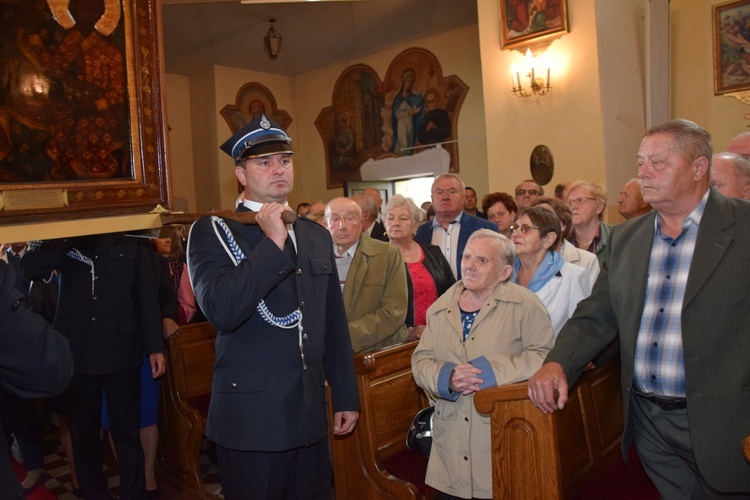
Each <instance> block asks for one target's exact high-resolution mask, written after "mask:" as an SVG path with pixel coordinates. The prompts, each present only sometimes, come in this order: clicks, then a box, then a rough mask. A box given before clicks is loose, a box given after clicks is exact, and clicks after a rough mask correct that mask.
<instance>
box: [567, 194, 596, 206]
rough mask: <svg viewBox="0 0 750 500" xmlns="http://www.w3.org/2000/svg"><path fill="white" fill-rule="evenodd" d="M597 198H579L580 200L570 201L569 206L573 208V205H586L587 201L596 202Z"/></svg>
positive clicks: (573, 199)
mask: <svg viewBox="0 0 750 500" xmlns="http://www.w3.org/2000/svg"><path fill="white" fill-rule="evenodd" d="M595 199H596V198H586V197H583V196H581V197H579V198H571V199H569V200H568V206H569V207H572V206H573V205H583V204H584V203H586V200H595Z"/></svg>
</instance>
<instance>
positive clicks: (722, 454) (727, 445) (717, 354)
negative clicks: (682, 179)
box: [547, 189, 750, 491]
mask: <svg viewBox="0 0 750 500" xmlns="http://www.w3.org/2000/svg"><path fill="white" fill-rule="evenodd" d="M655 217H656V213H655V212H652V213H649V214H647V215H644V216H642V217H638V218H636V219H631V220H629V221H626V222H624V223H622V224H619V225H618V226H616V227H615V228H614V230H613V231H612V235H611V238H610V240H609V243H608V245H607V254H608V256H607V261H606V262H607V264H606V265H605V266H604V267H603V268H602V272H601V274H600V275H599V279H598V280H597V282H596V285H595V286H594V290H593V292H592V294H591V296H590V297H589V298H587V299H584V300H582V301H581V302H580V304H579V306H578V309H577V310H576V312H575V314H574V315H573V317H572V318H571V319H570V321H568V323H567V324H566V325H565V327H563V329H562V331H561V332H560V335H559V337H558V338H557V343H556V345H555V348H554V349H553V350H552V351H551V352H550V354H549V356H548V357H547V361H555V362H557V363H560V364H561V365H562V367H563V369H564V370H565V373H566V375H567V378H568V381H569V382H570V383H572V382H573V381H574V380H575V379H577V378H578V376H579V375H580V373H581V371H582V370H583V368H584V366H585V365H586V364H587V363H588V361H589V360H590V359H592V358H593V357H594V356H595V355H596V354H597V352H598V351H599V350H600V349H602V348H603V347H604V346H605V345H606V344H607V343H608V342H609V341H610V340H612V339H614V338H615V335H617V333H618V332H619V343H620V359H621V361H622V376H621V383H622V400H623V414H624V422H625V428H624V430H623V438H622V449H623V455H624V456H627V450H628V449H629V448H630V445H631V444H632V442H633V418H632V412H631V401H630V398H631V392H632V391H631V389H632V386H633V371H634V354H635V346H636V337H637V335H638V330H639V328H640V321H641V316H642V314H643V307H644V299H645V294H646V280H647V273H648V265H649V256H650V253H651V245H652V240H653V234H654V220H655ZM749 249H750V203H748V202H746V201H742V200H735V199H729V198H726V197H724V196H723V195H721V194H719V193H718V192H717V191H714V190H713V189H712V190H711V192H710V193H709V197H708V202H707V204H706V208H705V211H704V213H703V218H702V219H701V223H700V227H699V229H698V238H697V241H696V244H695V253H694V254H693V260H692V263H691V265H690V272H689V276H688V282H687V289H686V291H685V299H684V303H683V306H682V342H683V347H684V363H685V383H686V393H687V406H688V419H689V423H690V435H691V442H692V445H693V452H694V454H695V459H696V462H697V464H698V468H699V470H700V472H701V474H702V475H703V477H705V478H706V480H707V481H708V483H709V484H710V485H711V486H712V487H714V488H716V489H718V490H720V491H750V464H748V463H747V462H745V460H744V459H743V458H742V452H741V446H742V440H743V439H744V438H745V436H747V435H748V433H750V418H748V415H750V358H749V357H748V356H749V354H748V353H750V258H748V257H749V256H750V250H749ZM634 397H635V396H634Z"/></svg>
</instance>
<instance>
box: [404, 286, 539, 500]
mask: <svg viewBox="0 0 750 500" xmlns="http://www.w3.org/2000/svg"><path fill="white" fill-rule="evenodd" d="M463 290H464V287H463V283H462V282H460V281H459V282H458V283H456V284H455V285H453V286H452V287H451V288H450V289H449V290H448V291H447V292H446V293H445V294H444V295H443V296H442V297H440V298H439V299H438V300H437V301H436V302H435V303H434V304H433V305H432V306H431V307H430V308H429V309H428V311H427V328H425V330H424V333H423V334H422V338H421V339H420V341H419V344H418V345H417V347H416V349H415V350H414V354H412V357H411V366H412V371H413V372H414V380H415V381H416V382H417V385H419V386H420V387H422V388H423V389H424V390H426V391H427V392H428V393H430V394H432V395H433V397H434V398H435V399H436V403H435V415H434V421H433V428H432V432H433V434H432V450H431V453H430V459H429V462H428V465H427V477H426V482H427V484H429V485H430V486H432V487H433V488H436V489H438V490H440V491H442V492H445V493H448V494H450V495H454V496H458V497H462V498H471V497H474V498H492V469H491V463H492V460H491V449H490V417H489V415H482V414H480V413H478V412H477V411H476V409H475V408H474V395H473V394H472V395H469V396H462V395H460V394H459V393H452V392H451V391H450V390H449V389H448V382H449V379H450V373H451V371H452V370H453V367H454V366H455V365H456V364H459V363H468V362H472V364H474V365H475V366H478V367H480V368H481V369H482V370H483V372H482V375H481V376H480V378H483V379H484V385H483V386H482V387H483V388H484V387H492V386H496V385H504V384H512V383H516V382H521V381H523V380H526V379H528V378H529V377H530V376H531V375H533V374H534V372H536V370H538V369H539V368H540V367H541V366H542V362H543V361H544V357H545V355H546V354H547V352H548V351H549V349H550V347H551V346H552V343H553V339H552V326H551V324H550V320H549V316H548V315H547V310H546V309H545V308H544V305H543V304H542V302H541V301H540V300H539V298H538V297H537V296H536V295H534V293H533V292H531V291H529V290H527V289H526V288H523V287H520V286H518V285H516V284H514V283H510V282H509V281H508V282H505V283H501V284H500V285H499V286H498V287H497V288H496V289H495V291H494V293H493V294H492V295H490V296H489V297H488V299H487V302H486V303H485V305H484V306H482V309H481V310H480V312H479V314H478V315H477V318H476V321H475V322H474V326H473V327H472V330H471V332H470V333H469V336H468V337H467V339H466V342H465V343H464V342H462V338H463V334H462V331H463V327H462V324H461V312H460V310H459V307H458V299H459V297H460V296H461V293H462V292H463ZM467 422H468V425H467ZM467 458H468V459H467Z"/></svg>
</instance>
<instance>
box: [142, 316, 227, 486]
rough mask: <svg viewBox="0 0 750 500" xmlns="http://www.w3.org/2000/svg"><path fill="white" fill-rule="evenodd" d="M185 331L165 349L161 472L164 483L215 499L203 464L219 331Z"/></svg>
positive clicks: (203, 326)
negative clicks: (206, 485)
mask: <svg viewBox="0 0 750 500" xmlns="http://www.w3.org/2000/svg"><path fill="white" fill-rule="evenodd" d="M180 330H181V332H182V333H181V334H180V336H179V337H177V338H176V339H171V340H169V342H168V343H167V345H166V357H167V373H166V374H165V377H164V382H163V384H162V388H161V396H160V402H159V405H160V409H161V412H160V429H161V436H160V438H159V452H158V467H157V471H158V472H159V475H160V478H166V479H167V480H169V481H170V482H172V483H174V484H176V485H178V486H179V487H180V488H182V489H185V490H187V491H190V492H192V493H195V494H196V496H197V497H198V498H216V497H215V496H213V495H211V494H209V493H207V492H206V488H205V484H204V482H203V475H202V474H201V470H200V463H199V460H200V449H201V444H202V443H203V437H204V434H205V431H206V417H207V415H208V403H209V401H210V396H211V380H212V377H213V366H214V358H215V355H216V348H215V345H214V342H215V340H216V330H215V329H214V327H212V326H211V325H210V324H209V323H205V322H204V323H195V324H191V325H185V326H182V327H181V328H180Z"/></svg>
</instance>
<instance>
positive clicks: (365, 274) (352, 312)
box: [344, 233, 408, 353]
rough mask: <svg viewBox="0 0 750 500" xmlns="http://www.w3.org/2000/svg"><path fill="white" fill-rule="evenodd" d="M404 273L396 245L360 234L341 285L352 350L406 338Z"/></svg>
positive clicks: (368, 349)
mask: <svg viewBox="0 0 750 500" xmlns="http://www.w3.org/2000/svg"><path fill="white" fill-rule="evenodd" d="M406 274H407V273H406V268H405V267H404V261H403V260H402V259H401V253H400V252H399V251H398V248H396V247H395V246H393V245H391V244H390V243H385V242H382V241H377V240H373V239H372V238H370V237H369V236H367V235H366V234H364V233H363V234H362V235H360V237H359V244H358V245H357V251H356V252H354V257H353V258H352V264H351V266H350V267H349V273H348V274H347V276H346V284H345V285H344V304H345V306H346V317H347V318H348V319H349V333H350V334H351V339H352V347H353V348H354V352H355V353H357V352H361V351H373V350H375V349H379V348H381V347H385V346H389V345H393V344H398V343H399V342H403V341H405V340H406V336H407V333H408V332H407V330H406V324H405V323H404V321H405V319H406V309H407V300H408V298H407V290H406Z"/></svg>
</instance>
